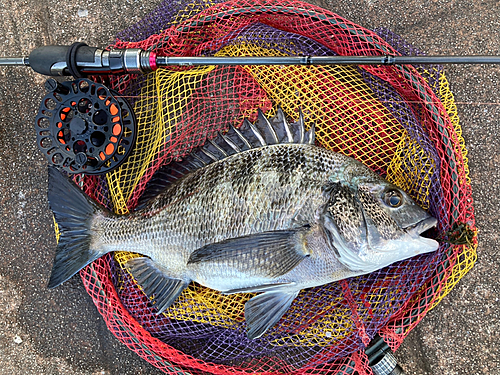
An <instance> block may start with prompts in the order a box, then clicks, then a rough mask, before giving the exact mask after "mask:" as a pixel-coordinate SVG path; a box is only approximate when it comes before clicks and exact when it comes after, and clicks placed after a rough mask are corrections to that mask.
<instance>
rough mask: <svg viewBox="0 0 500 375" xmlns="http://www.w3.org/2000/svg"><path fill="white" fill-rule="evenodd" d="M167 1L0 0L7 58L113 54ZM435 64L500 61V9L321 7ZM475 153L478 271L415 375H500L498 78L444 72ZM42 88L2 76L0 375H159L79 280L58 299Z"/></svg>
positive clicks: (414, 345)
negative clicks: (403, 42)
mask: <svg viewBox="0 0 500 375" xmlns="http://www.w3.org/2000/svg"><path fill="white" fill-rule="evenodd" d="M158 3H159V2H158V0H155V1H151V2H141V1H139V0H101V1H95V0H87V1H83V0H57V1H56V0H46V1H44V2H40V1H38V0H0V24H1V25H2V28H1V29H0V56H26V55H28V54H29V52H30V51H31V50H33V49H34V48H36V47H38V46H42V45H47V44H71V43H72V42H74V41H85V42H87V43H88V44H89V45H95V46H106V45H107V44H108V43H109V42H110V41H112V40H113V36H114V35H115V34H116V33H117V32H118V31H120V30H122V29H124V28H126V27H127V26H129V25H131V24H133V23H135V22H136V21H138V20H139V19H140V18H141V17H143V16H144V15H146V14H147V13H148V12H150V11H151V10H153V9H154V7H155V6H156V5H157V4H158ZM315 3H316V4H318V5H320V6H322V7H324V8H327V9H330V10H332V11H334V12H336V13H338V14H340V15H342V16H344V17H346V18H347V19H349V20H351V21H354V22H356V23H358V24H360V25H362V26H364V27H366V28H376V27H387V28H389V29H391V30H393V31H394V32H396V33H397V34H399V35H401V36H403V37H404V38H406V39H407V40H408V41H409V42H410V43H412V44H413V45H415V46H417V47H419V48H420V49H421V50H423V51H424V52H427V53H428V54H436V55H446V54H452V55H472V54H489V55H500V44H499V41H500V12H499V11H498V6H499V4H498V1H496V0H483V1H473V0H465V1H444V0H430V1H429V0H426V1H416V0H411V1H406V2H402V1H398V0H392V1H391V0H380V1H377V0H365V1H363V0H351V1H349V2H346V1H340V0H331V1H329V0H324V1H320V0H318V1H316V2H315ZM446 72H447V76H448V79H449V81H450V84H451V88H452V91H453V93H454V95H455V100H456V101H457V105H458V112H459V116H460V119H461V126H462V129H463V132H464V137H465V140H466V144H467V148H468V150H469V154H468V157H469V166H470V170H471V178H472V187H473V196H474V200H475V210H476V219H477V226H478V228H479V231H480V232H479V235H480V237H479V238H480V244H479V248H478V258H479V259H478V262H477V263H476V265H475V267H474V268H473V270H472V271H471V272H470V273H469V274H467V275H466V276H465V277H464V278H463V279H462V280H461V281H460V283H459V284H458V286H457V287H456V288H455V289H454V290H453V291H452V292H451V293H450V295H448V296H447V297H446V298H445V299H444V300H443V302H441V303H440V304H439V305H438V306H437V307H436V308H435V309H434V310H432V311H431V312H430V313H429V314H428V315H427V316H426V317H425V319H424V320H423V321H422V322H421V323H420V324H419V325H418V326H417V328H416V329H415V330H414V331H413V332H412V333H411V334H410V335H409V337H408V338H407V340H406V341H405V343H404V344H403V346H402V347H401V348H400V349H399V350H398V351H397V353H396V356H397V357H398V359H399V361H400V363H401V365H402V367H403V368H404V369H405V370H406V372H407V374H415V375H434V374H440V375H462V374H463V375H465V374H467V375H479V374H500V353H499V345H498V342H499V340H500V337H499V336H500V334H499V332H500V302H499V297H498V295H499V292H500V288H499V276H500V272H499V260H498V257H499V256H500V253H499V250H500V241H499V234H498V233H499V230H500V223H499V221H500V214H499V210H498V208H499V197H500V182H499V181H500V139H499V134H500V124H499V118H500V67H494V66H484V65H479V66H471V65H458V66H450V67H448V68H447V69H446ZM44 81H45V78H44V77H42V76H40V75H38V74H36V73H34V72H32V71H31V70H30V69H29V68H0V203H1V205H0V212H1V222H0V232H1V234H0V374H82V375H84V374H85V375H89V374H159V373H160V371H159V370H157V369H155V368H153V367H152V366H150V365H149V364H147V363H146V362H144V361H143V360H142V359H140V358H139V357H138V356H137V355H135V354H134V353H133V352H131V351H129V350H128V349H127V348H126V347H125V346H123V345H122V344H121V343H119V342H118V340H117V339H115V338H114V336H112V335H111V334H110V333H109V332H108V330H107V328H106V326H105V324H104V323H103V320H102V318H101V317H100V315H99V314H98V313H97V310H96V308H95V307H94V305H93V303H92V301H91V299H90V297H89V296H88V295H87V294H86V293H85V290H84V288H83V286H82V283H81V281H80V279H79V278H73V279H71V280H70V281H69V282H67V283H65V284H64V285H62V286H61V287H59V288H56V289H55V290H50V291H49V290H47V289H46V283H47V280H48V277H49V273H50V269H51V264H52V256H53V252H54V247H55V240H54V235H53V230H52V217H51V214H50V212H49V210H48V206H47V200H46V172H45V170H46V169H45V166H46V162H45V159H43V157H42V155H41V154H40V153H39V152H38V150H37V148H36V146H35V135H34V130H33V129H34V126H33V121H34V117H35V114H36V111H37V108H38V105H39V101H40V99H41V98H42V96H43V95H44V89H43V83H44Z"/></svg>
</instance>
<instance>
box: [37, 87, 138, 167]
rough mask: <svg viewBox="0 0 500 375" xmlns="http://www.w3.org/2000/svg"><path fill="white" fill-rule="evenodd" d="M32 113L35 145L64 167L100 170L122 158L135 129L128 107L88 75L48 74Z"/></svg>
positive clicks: (130, 143)
mask: <svg viewBox="0 0 500 375" xmlns="http://www.w3.org/2000/svg"><path fill="white" fill-rule="evenodd" d="M45 88H46V89H47V91H48V93H47V95H46V96H45V97H44V98H43V100H42V103H41V105H40V109H39V111H38V115H37V116H36V119H35V129H36V135H37V145H38V148H39V149H40V151H42V152H43V154H44V155H45V157H46V158H47V160H48V161H49V163H51V164H53V165H55V166H56V167H59V168H62V169H64V170H65V171H66V172H68V173H86V174H104V173H106V172H109V171H111V170H113V169H115V168H117V167H118V166H119V165H120V164H121V163H123V162H124V161H125V160H126V158H127V157H128V155H129V154H130V152H131V150H132V148H133V146H134V143H135V138H136V135H137V126H136V121H135V116H134V112H133V110H132V108H131V107H130V105H129V104H128V103H127V101H126V100H124V99H123V98H120V97H118V96H117V95H116V93H114V92H113V91H111V90H109V89H108V88H107V87H106V86H104V85H102V84H100V83H96V82H93V81H91V80H89V79H85V78H82V79H77V80H75V81H68V82H63V83H59V82H57V81H56V80H55V79H52V78H51V79H49V80H47V82H46V83H45Z"/></svg>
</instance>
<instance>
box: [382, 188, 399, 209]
mask: <svg viewBox="0 0 500 375" xmlns="http://www.w3.org/2000/svg"><path fill="white" fill-rule="evenodd" d="M384 202H385V204H386V205H388V206H389V207H392V208H397V207H399V206H401V205H402V204H403V194H401V193H400V192H399V191H397V190H387V191H386V192H385V193H384Z"/></svg>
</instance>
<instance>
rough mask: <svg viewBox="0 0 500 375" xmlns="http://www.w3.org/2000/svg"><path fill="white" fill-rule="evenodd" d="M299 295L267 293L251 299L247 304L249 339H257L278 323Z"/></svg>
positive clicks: (246, 318) (246, 314) (292, 293)
mask: <svg viewBox="0 0 500 375" xmlns="http://www.w3.org/2000/svg"><path fill="white" fill-rule="evenodd" d="M297 294H299V291H291V292H266V293H263V294H259V295H258V296H255V297H253V298H252V299H250V300H249V301H248V302H247V303H246V304H245V320H246V323H247V336H248V338H249V339H250V340H252V339H256V338H258V337H260V336H262V335H263V334H264V333H265V332H266V331H267V330H268V329H269V328H271V327H273V326H274V325H275V324H276V323H278V321H279V320H280V319H281V317H282V316H283V314H285V313H286V312H287V310H288V309H289V308H290V305H291V304H292V302H293V300H294V299H295V297H297Z"/></svg>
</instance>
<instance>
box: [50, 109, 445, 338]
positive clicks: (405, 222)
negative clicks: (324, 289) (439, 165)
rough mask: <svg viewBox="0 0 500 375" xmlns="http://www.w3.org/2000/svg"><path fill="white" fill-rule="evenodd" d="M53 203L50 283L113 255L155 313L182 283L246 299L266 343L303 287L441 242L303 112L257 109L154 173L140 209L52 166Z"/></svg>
mask: <svg viewBox="0 0 500 375" xmlns="http://www.w3.org/2000/svg"><path fill="white" fill-rule="evenodd" d="M48 201H49V206H50V208H51V210H52V212H53V214H54V217H55V220H56V222H57V224H58V226H59V231H60V238H59V242H58V245H57V249H56V253H55V257H54V264H53V268H52V273H51V276H50V280H49V283H48V288H54V287H57V286H58V285H60V284H61V283H63V282H65V281H66V280H68V279H69V278H71V277H72V276H73V275H75V274H76V273H77V272H78V271H79V270H81V269H82V268H83V267H85V266H86V265H88V264H90V263H91V262H93V261H95V260H96V259H98V258H99V257H101V256H103V255H105V254H107V253H109V252H114V251H129V252H134V253H138V254H140V255H141V256H139V257H137V258H134V259H130V260H128V261H127V262H126V264H125V266H126V268H127V269H128V270H129V271H130V273H131V274H132V276H133V277H134V278H135V280H136V281H137V283H138V284H139V285H140V286H141V287H142V289H143V290H144V292H145V293H146V295H148V296H149V297H151V298H152V299H153V300H154V306H155V307H156V309H157V313H158V314H160V313H162V312H164V311H165V310H166V309H168V308H169V307H170V306H172V304H174V303H175V301H176V299H177V297H179V295H180V294H181V293H182V291H183V290H184V289H185V288H187V286H188V285H189V283H191V282H196V283H198V284H201V285H203V286H205V287H208V288H212V289H214V290H217V291H220V292H221V293H224V294H235V293H259V294H257V295H256V296H254V297H252V298H251V299H249V300H248V301H247V302H246V304H245V312H244V314H245V321H246V334H247V336H248V338H249V339H256V338H259V337H261V336H262V335H264V334H265V333H266V331H268V330H269V329H270V328H271V327H274V326H275V325H276V324H277V323H278V322H279V321H280V319H281V318H282V317H283V315H284V314H285V313H286V311H287V310H288V309H289V308H290V306H291V305H292V303H293V301H294V299H295V298H296V297H297V295H298V293H299V292H300V291H301V290H303V289H307V288H311V287H315V286H320V285H324V284H328V283H332V282H335V281H338V280H342V279H346V278H350V277H355V276H358V275H363V274H367V273H370V272H373V271H376V270H379V269H381V268H384V267H386V266H388V265H390V264H392V263H394V262H398V261H401V260H404V259H407V258H410V257H413V256H416V255H419V254H424V253H428V252H432V251H435V250H437V248H438V247H439V243H438V242H437V241H435V240H434V239H432V238H428V237H425V236H424V235H422V234H423V233H424V232H426V231H428V230H429V229H430V228H433V227H435V226H436V224H437V220H436V219H435V218H434V217H432V216H431V215H430V214H429V213H428V212H426V211H425V210H424V209H422V208H421V207H419V206H418V205H417V204H416V203H415V201H413V199H412V198H411V197H410V196H409V195H408V194H407V193H406V192H404V191H403V190H402V189H400V188H399V187H397V186H396V185H394V184H392V183H390V182H388V181H387V180H385V179H384V178H382V177H381V176H379V175H378V174H376V173H375V172H374V171H372V170H371V169H370V168H368V167H366V166H365V165H364V164H362V163H361V162H359V161H357V160H355V159H353V158H351V157H349V156H346V155H343V154H342V153H336V152H333V151H330V150H327V149H325V148H323V147H319V146H316V144H315V127H314V126H312V127H311V128H310V129H309V130H308V131H306V128H305V123H304V116H303V115H302V112H300V114H299V119H298V120H297V121H295V122H289V121H287V120H286V118H285V114H284V113H283V111H282V110H281V109H278V110H277V114H276V115H275V116H274V117H272V118H268V117H266V116H265V115H264V114H263V112H261V111H260V110H259V111H258V115H257V121H255V122H254V123H252V122H250V121H249V120H244V121H243V123H242V125H241V126H240V127H239V128H236V127H233V126H231V127H230V128H229V130H228V131H227V132H225V133H218V134H217V136H216V137H215V138H214V139H209V140H208V141H207V142H206V144H205V145H203V146H202V147H199V148H197V149H195V150H194V151H193V152H192V153H191V154H189V155H187V156H186V157H184V158H183V159H182V160H177V161H173V162H171V163H169V164H167V165H165V166H164V167H162V168H160V169H159V170H158V171H157V172H156V173H155V175H154V176H153V178H152V179H151V180H150V181H149V183H148V185H147V187H146V190H145V192H144V194H143V196H142V197H141V200H140V201H139V203H138V206H137V208H136V210H135V211H132V212H130V213H129V214H125V215H116V214H114V213H112V212H111V211H109V210H107V209H106V208H104V207H102V206H101V205H100V204H98V203H97V202H95V201H93V200H92V199H91V198H89V197H88V196H87V195H86V194H84V193H83V192H82V191H81V190H80V189H79V188H78V187H77V186H76V185H75V184H74V183H73V182H72V181H71V180H70V179H69V178H67V177H66V176H65V175H63V174H62V173H61V172H60V171H59V170H57V169H56V168H55V167H49V170H48Z"/></svg>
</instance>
